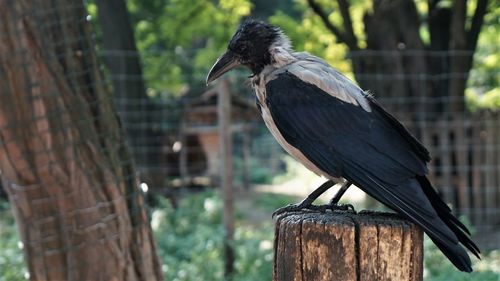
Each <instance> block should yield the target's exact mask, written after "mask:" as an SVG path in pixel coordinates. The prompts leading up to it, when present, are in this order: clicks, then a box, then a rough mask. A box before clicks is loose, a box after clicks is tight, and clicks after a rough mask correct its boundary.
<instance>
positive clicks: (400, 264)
mask: <svg viewBox="0 0 500 281" xmlns="http://www.w3.org/2000/svg"><path fill="white" fill-rule="evenodd" d="M422 241H423V234H422V230H421V229H420V228H419V227H418V226H416V225H414V224H413V223H411V222H409V221H408V220H405V219H404V218H402V217H401V216H399V215H397V214H393V213H382V212H372V211H362V212H360V213H355V212H352V211H333V212H332V211H328V212H324V213H320V212H301V213H284V214H282V215H280V216H278V218H277V221H276V229H275V239H274V253H275V255H274V266H273V281H290V280H304V281H306V280H311V281H312V280H314V281H316V280H328V281H333V280H342V281H350V280H353V281H356V280H394V281H396V280H397V281H405V280H408V281H410V280H411V281H416V280H422V278H423V266H422V262H423V242H422Z"/></svg>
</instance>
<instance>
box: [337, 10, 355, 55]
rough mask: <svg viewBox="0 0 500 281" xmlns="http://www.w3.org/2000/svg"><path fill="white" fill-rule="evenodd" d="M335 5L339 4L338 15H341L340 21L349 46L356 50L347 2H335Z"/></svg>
mask: <svg viewBox="0 0 500 281" xmlns="http://www.w3.org/2000/svg"><path fill="white" fill-rule="evenodd" d="M337 3H338V4H339V10H340V14H341V15H342V20H343V21H344V27H345V35H346V36H347V38H346V39H347V40H349V44H350V45H352V46H354V47H355V50H357V49H358V40H357V38H356V35H355V34H354V29H353V25H352V20H351V13H350V12H349V3H348V2H347V0H337ZM351 49H352V48H351Z"/></svg>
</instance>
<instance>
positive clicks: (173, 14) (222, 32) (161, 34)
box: [127, 0, 252, 96]
mask: <svg viewBox="0 0 500 281" xmlns="http://www.w3.org/2000/svg"><path fill="white" fill-rule="evenodd" d="M127 4H128V8H129V11H130V14H131V19H132V23H133V26H135V29H134V30H135V38H136V41H137V47H138V49H139V52H140V53H141V56H142V58H143V61H144V64H145V65H147V66H148V67H146V68H145V69H144V76H145V79H146V82H147V85H148V87H149V88H152V89H154V91H156V92H160V93H163V94H164V93H168V94H170V95H177V96H178V95H180V94H182V93H184V92H186V91H188V90H190V89H191V88H192V87H196V86H201V85H202V84H203V81H204V79H205V75H206V73H207V72H208V70H209V67H210V66H211V65H212V63H213V62H214V61H215V59H216V58H217V56H219V55H220V54H221V52H222V51H223V49H224V48H225V47H226V44H227V41H228V40H229V38H230V36H231V35H232V33H233V32H234V30H235V28H236V27H237V25H238V24H239V22H240V20H241V18H242V17H244V16H247V15H249V14H250V11H251V7H252V6H251V3H250V1H248V0H219V1H205V0H203V1H201V0H170V1H159V0H129V1H127Z"/></svg>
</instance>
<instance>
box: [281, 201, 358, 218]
mask: <svg viewBox="0 0 500 281" xmlns="http://www.w3.org/2000/svg"><path fill="white" fill-rule="evenodd" d="M327 210H332V211H335V210H340V211H352V212H356V210H355V209H354V206H353V205H351V204H324V205H313V204H307V203H304V202H300V203H296V204H290V205H287V206H285V207H282V208H279V209H277V210H276V211H274V212H273V218H275V217H276V216H278V215H281V214H283V213H289V212H301V211H316V212H326V211H327Z"/></svg>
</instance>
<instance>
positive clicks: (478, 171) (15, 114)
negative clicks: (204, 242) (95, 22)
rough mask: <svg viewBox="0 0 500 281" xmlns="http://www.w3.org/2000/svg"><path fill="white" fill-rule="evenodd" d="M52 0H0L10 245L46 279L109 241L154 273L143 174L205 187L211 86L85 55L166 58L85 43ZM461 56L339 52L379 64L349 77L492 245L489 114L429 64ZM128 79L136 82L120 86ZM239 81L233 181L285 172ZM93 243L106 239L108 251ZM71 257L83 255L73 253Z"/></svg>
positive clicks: (167, 187) (494, 161)
mask: <svg viewBox="0 0 500 281" xmlns="http://www.w3.org/2000/svg"><path fill="white" fill-rule="evenodd" d="M55 2H57V3H56V4H57V5H55V6H43V5H42V4H37V5H35V7H29V8H27V7H26V6H25V3H24V2H23V1H19V2H17V1H3V2H1V4H0V10H3V11H5V12H4V13H2V12H0V18H4V19H5V20H4V21H2V20H0V21H2V22H4V23H5V24H2V25H1V30H2V32H0V40H1V41H2V42H4V43H1V44H0V58H1V62H0V67H1V68H0V84H1V85H6V86H4V87H2V90H0V97H1V98H2V102H1V105H0V131H1V133H0V147H1V148H0V161H2V162H3V164H2V165H0V172H1V175H2V185H3V189H2V190H3V192H6V193H7V194H8V195H9V199H10V206H11V208H12V210H7V209H2V210H0V213H4V212H10V211H14V213H15V215H16V216H17V217H18V221H22V222H23V223H22V225H20V226H19V227H20V231H21V239H22V245H23V247H24V248H25V249H26V251H25V252H26V253H27V254H28V255H29V256H30V259H29V260H31V262H29V264H28V267H29V268H30V271H32V272H42V273H43V274H45V276H52V277H54V276H55V277H54V278H56V279H57V277H61V275H62V274H64V273H65V272H67V269H68V268H72V269H78V270H80V272H81V274H83V276H89V277H90V276H98V278H97V279H95V280H107V277H109V276H111V275H113V276H114V274H115V272H100V273H99V274H98V275H92V268H93V264H98V263H100V264H102V263H109V264H110V269H111V268H115V267H114V266H115V263H118V261H117V259H115V258H114V257H115V254H114V253H113V251H115V250H114V249H115V248H120V249H122V252H121V254H122V255H123V256H125V257H126V259H127V260H134V261H139V260H142V261H139V263H140V264H141V265H139V267H140V268H142V270H144V272H143V274H145V275H148V274H151V275H155V274H156V276H159V275H161V274H159V273H158V270H159V269H158V268H159V265H158V264H156V262H155V261H154V258H153V256H154V245H153V244H152V243H151V240H152V237H151V235H150V234H148V229H149V224H148V222H147V218H146V209H147V208H148V206H147V204H145V203H144V200H143V196H142V195H143V191H144V190H146V188H145V187H146V186H148V189H147V190H149V192H153V193H157V194H161V195H166V196H169V197H172V198H175V197H176V196H178V194H179V193H185V192H189V191H190V190H193V188H197V187H216V186H217V185H218V178H219V176H220V171H219V169H218V161H219V158H218V144H219V141H220V140H219V137H218V134H217V111H216V104H217V89H216V88H215V89H214V88H204V87H192V88H191V89H190V91H189V93H187V94H186V95H184V96H182V97H177V96H174V95H170V93H168V92H166V91H165V90H164V89H162V88H161V83H159V82H158V81H160V82H161V80H162V79H165V78H164V77H162V73H163V72H162V69H161V68H160V69H157V70H156V71H145V72H144V73H145V75H144V76H142V75H137V74H132V75H130V74H127V73H112V72H110V71H109V70H107V69H105V68H103V66H101V64H98V63H97V57H96V56H97V55H99V58H100V59H101V61H107V60H110V59H118V60H123V59H125V58H130V57H132V58H134V57H135V58H140V59H141V60H142V62H143V65H142V66H143V69H148V68H150V67H153V62H158V61H164V62H165V65H164V67H168V56H166V55H165V54H164V53H162V52H151V53H141V54H139V53H136V52H130V51H119V50H112V51H109V50H108V51H102V52H101V53H99V54H97V53H96V52H95V50H94V47H93V44H92V42H91V41H90V37H91V36H90V31H89V30H88V27H86V25H85V24H84V23H85V22H86V21H87V16H86V13H85V11H84V9H83V7H82V5H76V4H73V3H70V1H61V0H59V1H55ZM471 55H472V54H471V53H470V52H431V51H429V52H426V51H425V52H423V51H408V50H406V51H401V50H399V51H391V52H387V51H360V52H358V53H352V54H351V55H350V56H351V59H354V60H355V59H357V58H358V59H370V60H376V61H382V62H384V61H386V62H387V65H386V66H384V67H379V68H375V69H368V70H366V71H365V72H363V73H356V75H355V77H356V79H357V81H358V82H359V83H360V84H361V85H363V86H364V87H365V88H366V89H368V90H370V91H371V92H372V93H373V94H374V95H375V97H376V98H377V99H378V100H379V101H380V102H381V103H382V105H383V106H385V107H386V108H387V109H388V110H389V111H391V112H392V113H394V115H395V116H396V117H397V118H398V119H399V120H401V121H402V122H403V123H404V124H405V125H406V126H407V127H408V129H409V130H410V131H411V132H413V133H414V134H415V135H416V136H417V137H418V138H419V139H420V140H421V141H422V142H423V143H424V144H425V145H426V146H427V147H428V148H429V150H430V152H431V154H432V156H433V160H432V162H431V163H430V166H429V171H430V177H431V180H432V181H433V182H434V185H435V186H436V187H437V188H438V189H439V191H440V192H441V194H442V196H443V197H444V199H445V201H447V202H448V203H450V204H451V205H452V206H453V208H454V212H455V213H457V214H459V215H464V216H465V217H467V218H468V219H469V220H470V222H471V223H472V224H473V226H474V227H475V228H476V231H477V232H476V233H478V235H475V240H477V241H478V242H479V244H480V245H481V246H482V247H483V248H485V249H499V248H500V239H498V237H499V235H500V173H499V172H500V114H499V112H496V111H492V110H478V111H476V112H471V111H470V110H468V108H467V101H466V100H465V98H464V95H463V92H462V95H461V96H459V95H455V96H452V95H449V89H447V87H448V86H446V85H447V84H449V83H450V80H452V79H464V78H466V77H467V76H468V73H455V72H452V71H444V72H443V71H442V70H443V69H446V67H445V66H446V65H448V64H449V61H450V58H451V57H456V56H471ZM395 58H397V60H395ZM419 60H424V61H429V60H430V61H432V62H433V63H434V64H435V65H433V66H428V67H427V68H426V69H425V71H424V70H422V69H420V68H418V67H415V69H412V71H411V72H408V71H406V72H405V71H401V70H399V68H398V67H400V68H403V67H401V66H402V65H405V64H412V65H413V64H415V65H416V66H418V63H417V62H418V61H419ZM394 61H396V62H398V63H394ZM154 66H155V67H156V66H158V64H157V63H155V64H154ZM101 72H104V73H105V74H106V76H105V77H106V78H103V76H102V75H101V74H102V73H101ZM490 75H492V76H494V75H499V74H498V73H491V74H490ZM142 80H143V81H142ZM138 81H139V82H141V81H142V82H141V83H144V84H145V89H144V88H143V89H141V88H140V87H139V90H138V91H142V92H140V93H137V92H131V90H130V89H132V86H130V85H131V84H134V83H137V82H138ZM242 84H243V82H242V79H232V85H233V91H232V93H231V94H232V106H233V111H234V114H233V116H232V122H233V127H232V130H233V133H234V142H235V144H234V145H233V147H234V155H233V165H234V169H235V175H236V176H235V185H236V186H250V187H251V186H252V185H255V184H263V183H266V184H270V183H272V178H273V177H275V176H276V175H279V174H282V173H284V172H286V171H285V169H286V167H285V165H284V156H285V153H284V151H283V150H281V148H280V147H279V145H278V144H277V142H276V141H275V140H274V139H273V138H272V136H271V135H270V134H269V132H268V131H267V129H266V128H265V126H264V125H263V122H261V120H260V116H259V113H258V110H257V108H256V107H255V105H254V97H253V96H252V93H251V92H250V91H249V90H242V89H244V88H245V87H244V86H243V85H242ZM112 91H113V92H114V96H113V95H112V94H111V92H112ZM456 104H458V106H451V105H456ZM114 108H116V109H117V111H118V112H119V118H120V119H121V126H122V128H123V130H120V129H119V128H118V121H117V119H116V118H117V116H116V115H115V112H114ZM125 139H127V140H125ZM125 142H127V144H125ZM127 146H128V147H130V150H131V155H132V156H129V152H128V148H127ZM136 171H137V173H136ZM141 183H145V184H146V185H144V184H143V185H141ZM141 187H142V190H141V189H140V188H141ZM3 196H5V193H4V195H3ZM144 237H146V238H144ZM141 239H142V240H141ZM149 243H150V244H149ZM145 245H146V246H145ZM148 245H149V246H148ZM103 248H109V249H111V250H109V255H107V254H103V250H102V249H103ZM145 248H146V250H144V249H145ZM104 252H105V253H107V252H106V251H104ZM78 255H92V256H95V258H94V259H89V260H90V261H91V263H86V262H82V261H81V260H77V259H76V257H77V256H78ZM37 257H43V258H45V259H41V258H40V259H37ZM47 257H50V258H48V259H47ZM41 260H49V261H50V262H49V263H45V264H44V263H42V262H41ZM124 274H125V273H124ZM56 279H54V280H56ZM93 280H94V279H93ZM123 280H125V279H123Z"/></svg>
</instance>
